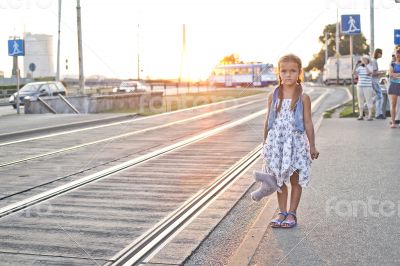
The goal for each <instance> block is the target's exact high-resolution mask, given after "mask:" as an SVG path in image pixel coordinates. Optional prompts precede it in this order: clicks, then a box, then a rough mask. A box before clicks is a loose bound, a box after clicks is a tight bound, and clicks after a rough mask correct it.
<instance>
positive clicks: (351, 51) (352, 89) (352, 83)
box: [350, 35, 355, 114]
mask: <svg viewBox="0 0 400 266" xmlns="http://www.w3.org/2000/svg"><path fill="white" fill-rule="evenodd" d="M350 58H351V71H352V73H351V91H352V94H353V114H354V113H355V99H354V77H353V68H354V62H353V35H350Z"/></svg>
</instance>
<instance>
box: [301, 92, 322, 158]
mask: <svg viewBox="0 0 400 266" xmlns="http://www.w3.org/2000/svg"><path fill="white" fill-rule="evenodd" d="M303 117H304V128H305V130H306V134H307V138H308V142H309V143H310V154H311V159H313V160H314V159H318V156H319V152H318V151H317V148H316V147H315V134H314V124H313V121H312V118H311V100H310V97H309V96H308V95H307V94H303Z"/></svg>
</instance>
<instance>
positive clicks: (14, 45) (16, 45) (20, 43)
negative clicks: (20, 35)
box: [8, 40, 25, 56]
mask: <svg viewBox="0 0 400 266" xmlns="http://www.w3.org/2000/svg"><path fill="white" fill-rule="evenodd" d="M8 55H9V56H24V55H25V43H24V40H8Z"/></svg>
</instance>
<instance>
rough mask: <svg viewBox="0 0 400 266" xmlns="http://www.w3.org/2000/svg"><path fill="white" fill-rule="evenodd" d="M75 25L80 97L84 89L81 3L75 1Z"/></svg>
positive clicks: (78, 0)
mask: <svg viewBox="0 0 400 266" xmlns="http://www.w3.org/2000/svg"><path fill="white" fill-rule="evenodd" d="M76 2H77V5H76V12H77V24H78V56H79V94H80V95H82V94H83V92H84V89H85V77H84V75H83V53H82V23H81V22H82V21H81V3H80V0H77V1H76Z"/></svg>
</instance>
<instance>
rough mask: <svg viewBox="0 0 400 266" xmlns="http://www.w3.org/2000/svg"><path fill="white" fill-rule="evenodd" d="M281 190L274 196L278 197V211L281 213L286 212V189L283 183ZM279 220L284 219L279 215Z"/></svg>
mask: <svg viewBox="0 0 400 266" xmlns="http://www.w3.org/2000/svg"><path fill="white" fill-rule="evenodd" d="M281 190H282V192H281V193H278V192H277V193H276V195H277V197H278V205H279V209H280V211H281V212H287V200H288V188H287V186H286V185H285V183H283V186H282V187H281ZM279 219H281V220H284V219H285V217H283V216H282V215H280V217H279Z"/></svg>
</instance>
